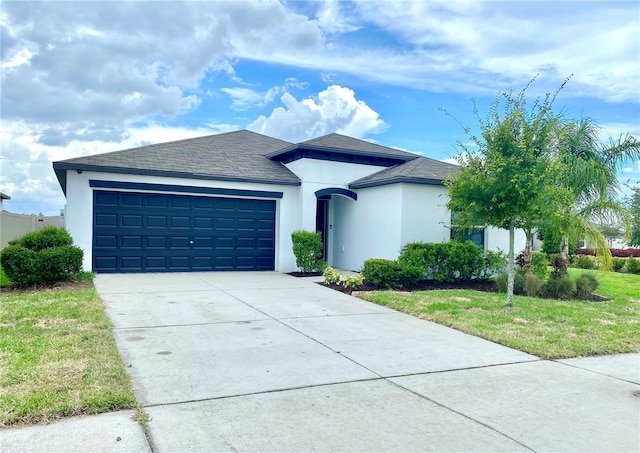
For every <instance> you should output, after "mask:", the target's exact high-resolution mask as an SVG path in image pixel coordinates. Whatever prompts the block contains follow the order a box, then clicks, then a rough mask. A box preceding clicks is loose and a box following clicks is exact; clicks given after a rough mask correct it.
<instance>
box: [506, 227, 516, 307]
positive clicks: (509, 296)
mask: <svg viewBox="0 0 640 453" xmlns="http://www.w3.org/2000/svg"><path fill="white" fill-rule="evenodd" d="M514 237H515V222H514V221H513V219H511V220H510V221H509V255H508V257H507V259H508V263H509V264H508V266H507V273H508V278H507V307H512V306H513V280H514V278H515V274H516V267H515V265H514V256H513V243H514Z"/></svg>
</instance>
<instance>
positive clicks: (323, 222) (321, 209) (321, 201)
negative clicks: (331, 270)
mask: <svg viewBox="0 0 640 453" xmlns="http://www.w3.org/2000/svg"><path fill="white" fill-rule="evenodd" d="M329 199H330V197H326V198H325V197H321V198H318V201H317V203H316V231H317V232H318V233H320V236H321V237H322V259H323V260H325V261H326V260H327V244H328V243H329V236H328V234H329Z"/></svg>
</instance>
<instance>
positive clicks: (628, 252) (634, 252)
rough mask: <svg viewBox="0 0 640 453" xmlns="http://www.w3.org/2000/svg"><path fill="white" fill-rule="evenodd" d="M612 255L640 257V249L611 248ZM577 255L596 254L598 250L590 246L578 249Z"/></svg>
mask: <svg viewBox="0 0 640 453" xmlns="http://www.w3.org/2000/svg"><path fill="white" fill-rule="evenodd" d="M609 250H610V251H611V256H613V257H617V258H629V257H632V256H635V257H640V249H609ZM575 254H576V255H590V256H596V251H595V250H594V249H590V248H582V249H576V253H575Z"/></svg>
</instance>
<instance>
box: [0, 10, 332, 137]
mask: <svg viewBox="0 0 640 453" xmlns="http://www.w3.org/2000/svg"><path fill="white" fill-rule="evenodd" d="M320 45H321V35H320V31H319V28H318V25H317V23H316V21H314V20H310V19H308V18H307V17H305V16H302V15H299V14H295V13H292V12H289V11H287V10H286V9H285V7H284V6H283V5H282V4H281V3H279V2H277V1H266V2H259V3H256V2H188V3H184V2H177V1H172V2H161V3H156V2H6V3H5V4H3V17H2V58H3V62H2V87H3V92H2V112H3V117H4V118H6V119H8V120H21V121H26V122H29V123H32V124H33V125H34V128H35V129H37V130H38V133H39V135H40V141H41V142H42V143H45V144H52V145H53V144H64V143H69V142H71V141H73V140H85V141H92V140H96V139H98V140H111V141H119V140H121V139H125V138H126V137H125V135H124V134H125V133H126V129H127V126H128V125H129V124H131V123H134V122H136V121H140V120H142V119H145V118H148V117H150V116H153V117H164V118H175V117H176V116H179V115H181V114H184V113H186V112H189V111H192V110H194V109H195V108H197V106H198V105H199V103H200V102H201V99H200V94H199V93H198V91H197V89H198V88H199V86H200V84H201V82H202V80H203V79H204V78H205V76H206V75H207V74H209V73H211V72H216V71H222V72H224V71H228V70H229V65H230V64H229V62H230V60H231V59H233V58H237V56H238V55H245V54H250V53H251V52H253V53H255V54H260V53H263V54H267V53H268V52H270V49H272V48H274V47H278V48H279V49H281V51H283V52H286V53H290V54H292V55H295V54H297V53H303V52H309V51H310V50H312V49H314V48H316V47H318V46H320ZM276 95H277V94H274V95H273V97H274V98H275V96H276ZM241 104H242V102H241V101H240V105H241ZM236 105H238V104H236ZM78 130H81V131H82V133H78V132H77V131H78Z"/></svg>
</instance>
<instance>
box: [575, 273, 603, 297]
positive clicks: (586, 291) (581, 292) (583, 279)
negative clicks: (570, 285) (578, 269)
mask: <svg viewBox="0 0 640 453" xmlns="http://www.w3.org/2000/svg"><path fill="white" fill-rule="evenodd" d="M599 284H600V282H598V280H597V279H596V278H595V277H594V276H593V275H591V274H582V275H580V276H579V277H578V278H577V279H576V295H577V296H579V297H588V296H589V295H590V294H593V292H594V291H595V290H596V289H597V288H598V285H599Z"/></svg>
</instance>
